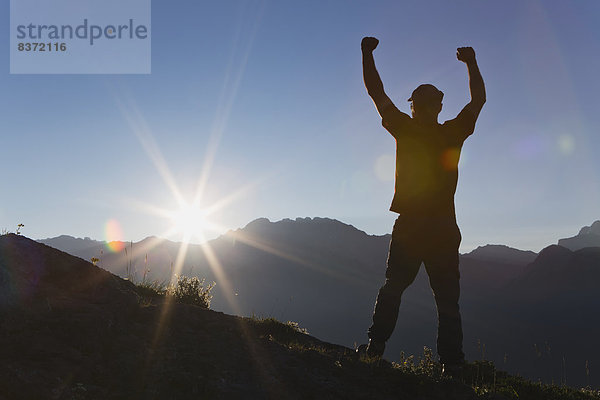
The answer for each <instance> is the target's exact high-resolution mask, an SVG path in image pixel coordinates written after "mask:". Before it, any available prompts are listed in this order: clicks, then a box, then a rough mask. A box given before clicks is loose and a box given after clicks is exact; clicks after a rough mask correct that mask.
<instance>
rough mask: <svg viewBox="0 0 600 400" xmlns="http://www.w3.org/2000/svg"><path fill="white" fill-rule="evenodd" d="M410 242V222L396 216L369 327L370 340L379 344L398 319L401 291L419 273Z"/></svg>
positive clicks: (418, 265)
mask: <svg viewBox="0 0 600 400" xmlns="http://www.w3.org/2000/svg"><path fill="white" fill-rule="evenodd" d="M411 242H414V232H412V229H411V226H410V224H407V223H405V222H404V221H403V217H398V219H397V220H396V223H395V224H394V230H393V231H392V240H391V242H390V251H389V254H388V260H387V270H386V272H385V277H386V280H385V284H384V285H383V286H382V287H381V289H379V294H378V295H377V301H376V303H375V311H374V313H373V325H371V327H370V328H369V338H370V339H371V342H376V343H380V344H383V343H385V342H386V341H387V340H388V339H389V338H390V336H391V335H392V332H393V331H394V327H395V326H396V321H397V319H398V310H399V308H400V298H401V297H402V293H403V292H404V290H405V289H406V288H407V287H408V286H410V284H411V283H412V282H413V281H414V280H415V277H416V276H417V273H418V272H419V267H420V266H421V259H420V258H419V256H418V254H417V252H416V248H415V246H414V245H412V243H411Z"/></svg>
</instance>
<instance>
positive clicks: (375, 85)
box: [360, 37, 408, 118]
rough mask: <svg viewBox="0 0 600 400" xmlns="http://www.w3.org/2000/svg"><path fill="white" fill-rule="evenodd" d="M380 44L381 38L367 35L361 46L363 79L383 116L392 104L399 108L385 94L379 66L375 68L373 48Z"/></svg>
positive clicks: (394, 108) (393, 108)
mask: <svg viewBox="0 0 600 400" xmlns="http://www.w3.org/2000/svg"><path fill="white" fill-rule="evenodd" d="M378 44H379V40H377V39H376V38H374V37H365V38H363V40H362V42H361V44H360V47H361V49H362V63H363V79H364V81H365V86H366V88H367V93H369V96H371V98H372V99H373V101H374V102H375V107H377V111H378V112H379V115H381V117H382V118H383V116H384V112H388V110H386V109H387V108H388V107H389V106H390V105H391V106H393V107H392V110H395V111H397V109H396V107H395V106H394V103H392V101H391V100H390V98H389V97H388V96H387V94H385V91H384V90H383V82H381V78H380V77H379V73H378V72H377V68H375V60H374V59H373V50H375V48H376V47H377V45H378ZM384 110H385V111H384ZM398 112H399V111H398ZM407 117H408V116H407Z"/></svg>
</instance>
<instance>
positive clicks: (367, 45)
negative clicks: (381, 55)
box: [360, 36, 379, 51]
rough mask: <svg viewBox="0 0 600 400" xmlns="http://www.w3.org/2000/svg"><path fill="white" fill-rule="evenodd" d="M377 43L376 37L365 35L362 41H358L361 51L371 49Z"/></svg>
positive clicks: (373, 48)
mask: <svg viewBox="0 0 600 400" xmlns="http://www.w3.org/2000/svg"><path fill="white" fill-rule="evenodd" d="M378 44H379V40H377V38H374V37H370V36H367V37H364V38H363V40H362V42H360V48H361V49H362V51H373V50H375V48H376V47H377V45H378Z"/></svg>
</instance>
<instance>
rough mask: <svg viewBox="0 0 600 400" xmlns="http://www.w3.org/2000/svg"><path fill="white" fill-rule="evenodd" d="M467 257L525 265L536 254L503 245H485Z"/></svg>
mask: <svg viewBox="0 0 600 400" xmlns="http://www.w3.org/2000/svg"><path fill="white" fill-rule="evenodd" d="M465 256H467V257H471V258H476V259H479V260H482V261H497V262H504V263H509V264H518V265H526V264H529V263H530V262H532V261H533V260H534V259H535V258H536V256H537V254H536V253H534V252H533V251H529V250H519V249H515V248H512V247H509V246H506V245H503V244H486V245H485V246H479V247H477V248H476V249H475V250H473V251H471V252H470V253H467V254H465Z"/></svg>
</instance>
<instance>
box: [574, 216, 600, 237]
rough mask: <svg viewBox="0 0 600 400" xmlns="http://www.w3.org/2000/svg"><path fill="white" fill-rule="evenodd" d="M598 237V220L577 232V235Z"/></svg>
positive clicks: (599, 221)
mask: <svg viewBox="0 0 600 400" xmlns="http://www.w3.org/2000/svg"><path fill="white" fill-rule="evenodd" d="M590 233H591V234H594V235H600V220H598V221H594V223H593V224H592V225H590V226H584V227H583V228H581V229H580V230H579V235H588V234H590Z"/></svg>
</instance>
